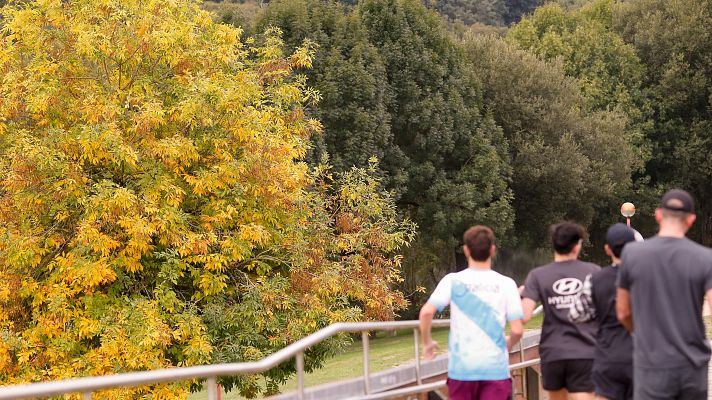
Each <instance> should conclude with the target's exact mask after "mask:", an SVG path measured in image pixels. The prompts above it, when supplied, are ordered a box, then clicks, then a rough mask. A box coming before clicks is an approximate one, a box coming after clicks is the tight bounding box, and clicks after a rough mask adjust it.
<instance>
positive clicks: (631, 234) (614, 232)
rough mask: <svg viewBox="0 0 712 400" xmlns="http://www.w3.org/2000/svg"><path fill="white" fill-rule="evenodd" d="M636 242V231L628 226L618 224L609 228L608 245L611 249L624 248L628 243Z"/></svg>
mask: <svg viewBox="0 0 712 400" xmlns="http://www.w3.org/2000/svg"><path fill="white" fill-rule="evenodd" d="M634 241H635V231H634V230H633V229H631V228H629V227H628V225H626V224H622V223H617V224H615V225H612V226H611V227H610V228H608V232H607V233H606V244H608V245H609V246H611V248H616V247H619V246H620V247H622V246H623V245H624V244H626V243H628V242H634Z"/></svg>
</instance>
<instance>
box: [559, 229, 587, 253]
mask: <svg viewBox="0 0 712 400" xmlns="http://www.w3.org/2000/svg"><path fill="white" fill-rule="evenodd" d="M586 236H587V235H586V229H584V227H583V226H581V225H579V224H577V223H575V222H560V223H558V224H556V225H552V226H551V244H552V245H553V246H554V251H555V252H557V253H558V254H569V253H571V250H573V249H574V247H575V246H576V244H578V242H579V240H586Z"/></svg>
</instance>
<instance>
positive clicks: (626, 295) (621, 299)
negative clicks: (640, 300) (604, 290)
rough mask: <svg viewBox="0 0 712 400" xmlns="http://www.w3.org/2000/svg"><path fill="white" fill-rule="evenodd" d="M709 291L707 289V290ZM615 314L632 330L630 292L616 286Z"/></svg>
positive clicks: (627, 328)
mask: <svg viewBox="0 0 712 400" xmlns="http://www.w3.org/2000/svg"><path fill="white" fill-rule="evenodd" d="M707 293H708V294H709V293H710V292H709V291H708V292H707ZM616 315H617V316H618V321H620V322H621V325H623V327H624V328H625V329H626V330H627V331H628V332H631V333H632V332H633V308H632V307H631V304H630V292H629V291H628V290H627V289H623V288H618V290H617V291H616Z"/></svg>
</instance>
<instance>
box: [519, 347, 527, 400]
mask: <svg viewBox="0 0 712 400" xmlns="http://www.w3.org/2000/svg"><path fill="white" fill-rule="evenodd" d="M519 362H524V343H522V341H521V340H520V341H519ZM519 373H520V374H521V376H522V397H523V398H525V399H528V398H529V392H528V391H527V372H526V368H522V369H521V370H520V371H519Z"/></svg>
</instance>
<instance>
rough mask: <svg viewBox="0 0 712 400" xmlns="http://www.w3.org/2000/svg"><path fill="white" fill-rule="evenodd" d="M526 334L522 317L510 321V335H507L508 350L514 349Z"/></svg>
mask: <svg viewBox="0 0 712 400" xmlns="http://www.w3.org/2000/svg"><path fill="white" fill-rule="evenodd" d="M523 334H524V324H523V323H522V320H521V319H515V320H512V321H509V337H507V352H508V353H509V352H510V351H512V347H514V345H515V344H517V342H519V340H520V339H521V338H522V335H523Z"/></svg>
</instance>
